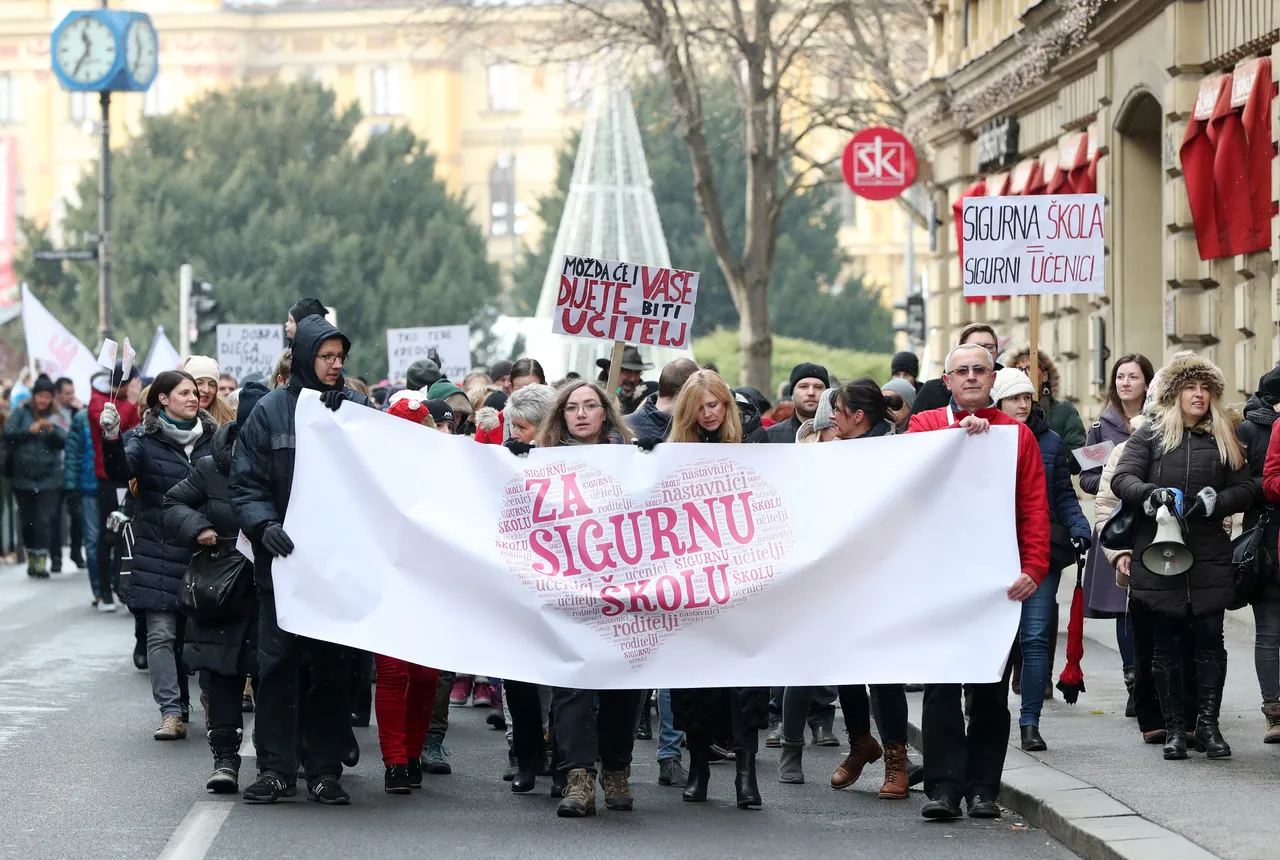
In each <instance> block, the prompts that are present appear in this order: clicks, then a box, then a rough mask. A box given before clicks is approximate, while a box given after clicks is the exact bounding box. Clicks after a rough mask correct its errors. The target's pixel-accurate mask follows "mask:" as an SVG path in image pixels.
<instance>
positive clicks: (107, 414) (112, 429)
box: [98, 403, 120, 439]
mask: <svg viewBox="0 0 1280 860" xmlns="http://www.w3.org/2000/svg"><path fill="white" fill-rule="evenodd" d="M98 426H100V427H101V428H102V435H103V436H104V437H106V438H107V439H115V438H117V437H118V436H119V435H120V412H119V411H118V410H117V409H116V405H115V404H114V403H104V404H103V406H102V417H101V418H99V419H98Z"/></svg>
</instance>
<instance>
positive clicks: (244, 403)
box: [236, 382, 269, 427]
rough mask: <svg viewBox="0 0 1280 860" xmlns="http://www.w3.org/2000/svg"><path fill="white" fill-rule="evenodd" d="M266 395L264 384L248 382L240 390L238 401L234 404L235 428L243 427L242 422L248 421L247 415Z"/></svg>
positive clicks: (266, 390)
mask: <svg viewBox="0 0 1280 860" xmlns="http://www.w3.org/2000/svg"><path fill="white" fill-rule="evenodd" d="M268 393H269V391H268V389H267V386H266V384H265V383H262V382H249V383H246V384H245V385H244V386H243V387H242V388H241V389H240V400H239V401H238V402H237V403H236V426H237V427H243V426H244V422H246V421H248V420H249V413H251V412H253V407H255V406H257V405H258V401H259V400H261V399H262V398H264V397H266V396H267V394H268Z"/></svg>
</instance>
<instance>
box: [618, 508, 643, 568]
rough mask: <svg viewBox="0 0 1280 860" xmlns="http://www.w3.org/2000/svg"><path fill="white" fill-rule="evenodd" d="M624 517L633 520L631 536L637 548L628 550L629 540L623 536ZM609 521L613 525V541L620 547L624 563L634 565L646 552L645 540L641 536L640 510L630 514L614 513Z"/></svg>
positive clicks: (619, 551)
mask: <svg viewBox="0 0 1280 860" xmlns="http://www.w3.org/2000/svg"><path fill="white" fill-rule="evenodd" d="M624 519H627V520H631V538H632V542H633V545H634V546H635V550H633V551H631V552H628V551H627V542H626V541H625V540H623V536H622V521H623V520H624ZM609 522H610V523H611V524H612V525H613V543H614V546H616V547H617V548H618V555H619V556H620V557H621V558H622V562H623V564H627V565H634V564H637V563H638V562H639V561H640V556H641V555H642V554H643V553H644V541H643V540H641V538H640V511H631V512H630V513H628V514H614V515H613V516H611V517H609Z"/></svg>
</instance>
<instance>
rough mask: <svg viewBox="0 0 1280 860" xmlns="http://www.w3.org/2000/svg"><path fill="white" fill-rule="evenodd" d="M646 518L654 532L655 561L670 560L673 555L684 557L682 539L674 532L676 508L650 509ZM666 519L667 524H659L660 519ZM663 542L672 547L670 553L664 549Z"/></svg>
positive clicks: (646, 513) (646, 512)
mask: <svg viewBox="0 0 1280 860" xmlns="http://www.w3.org/2000/svg"><path fill="white" fill-rule="evenodd" d="M644 513H645V516H647V517H648V518H649V529H650V531H652V532H653V556H652V558H653V560H654V561H657V560H659V559H664V558H670V557H671V555H672V553H674V554H675V555H684V553H685V549H684V544H683V543H681V542H680V538H679V537H678V536H677V535H676V533H675V532H674V531H673V529H674V527H675V524H676V512H675V509H674V508H650V509H649V510H647V511H645V512H644ZM660 517H661V518H665V519H666V523H665V524H663V525H659V524H658V519H659V518H660ZM663 541H666V543H667V545H668V546H670V547H671V549H670V551H665V550H663V548H662V543H663Z"/></svg>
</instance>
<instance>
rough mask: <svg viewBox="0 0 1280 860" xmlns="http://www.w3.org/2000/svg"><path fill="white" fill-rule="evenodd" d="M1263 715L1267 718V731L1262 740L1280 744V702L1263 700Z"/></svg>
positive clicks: (1265, 742)
mask: <svg viewBox="0 0 1280 860" xmlns="http://www.w3.org/2000/svg"><path fill="white" fill-rule="evenodd" d="M1262 715H1263V716H1264V717H1266V718H1267V733H1266V734H1265V735H1263V736H1262V742H1263V743H1264V744H1280V702H1263V704H1262Z"/></svg>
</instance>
